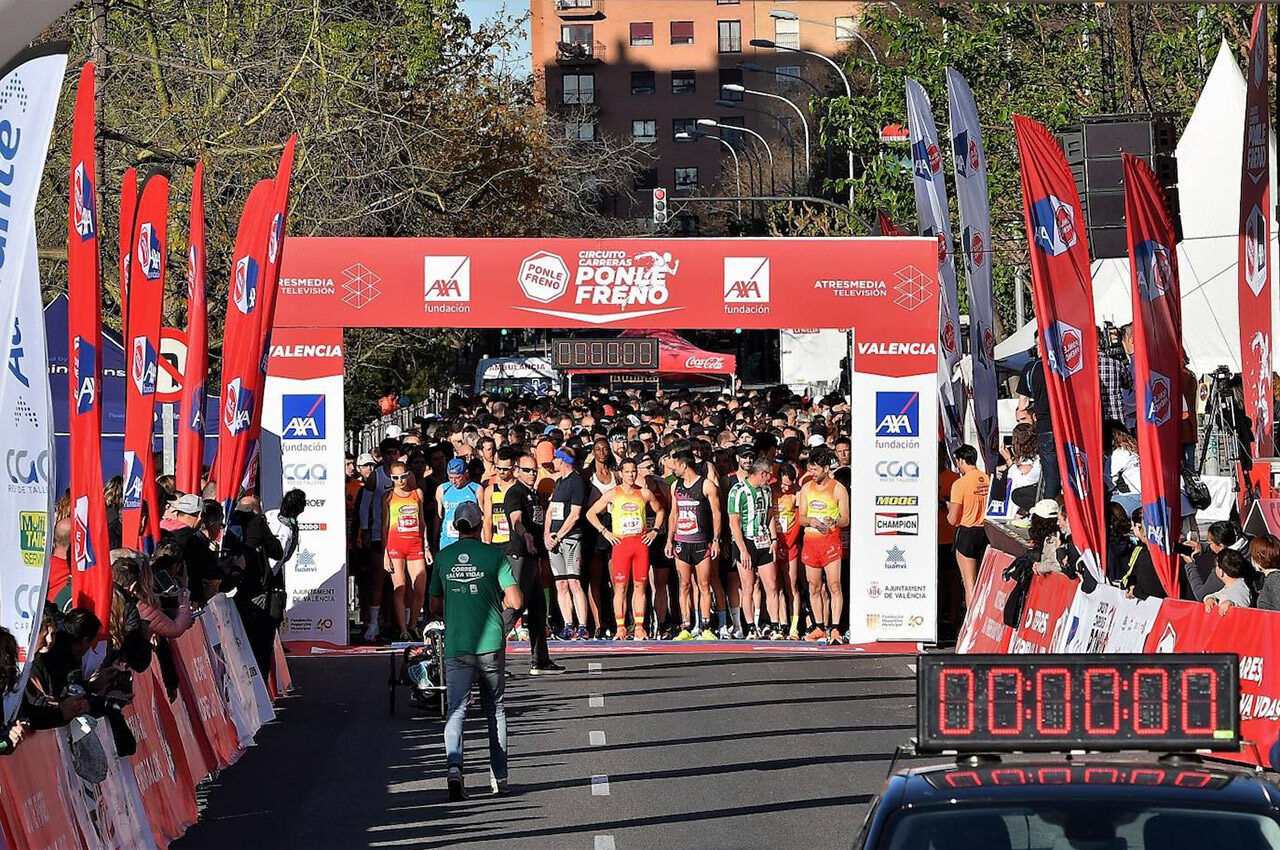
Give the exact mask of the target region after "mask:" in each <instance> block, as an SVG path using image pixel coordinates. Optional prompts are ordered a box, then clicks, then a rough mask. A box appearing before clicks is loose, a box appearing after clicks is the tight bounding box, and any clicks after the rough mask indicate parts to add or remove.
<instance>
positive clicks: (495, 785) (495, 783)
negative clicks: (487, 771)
mask: <svg viewBox="0 0 1280 850" xmlns="http://www.w3.org/2000/svg"><path fill="white" fill-rule="evenodd" d="M489 788H490V790H492V791H493V793H495V794H506V793H508V792H509V791H510V790H511V789H510V787H509V786H508V785H507V780H505V779H494V778H493V777H492V776H490V777H489Z"/></svg>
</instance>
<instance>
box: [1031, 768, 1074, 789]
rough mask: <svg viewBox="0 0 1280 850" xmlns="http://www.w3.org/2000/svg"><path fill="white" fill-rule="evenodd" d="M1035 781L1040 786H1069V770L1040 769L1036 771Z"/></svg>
mask: <svg viewBox="0 0 1280 850" xmlns="http://www.w3.org/2000/svg"><path fill="white" fill-rule="evenodd" d="M1036 779H1037V780H1039V782H1040V784H1041V785H1070V784H1071V768H1069V767H1042V768H1040V769H1039V770H1038V771H1036Z"/></svg>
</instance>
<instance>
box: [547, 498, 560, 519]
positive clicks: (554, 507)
mask: <svg viewBox="0 0 1280 850" xmlns="http://www.w3.org/2000/svg"><path fill="white" fill-rule="evenodd" d="M548 510H549V511H550V513H549V514H548V515H549V516H550V517H551V521H552V522H561V521H562V520H563V519H564V502H552V503H551V506H550V507H549V508H548Z"/></svg>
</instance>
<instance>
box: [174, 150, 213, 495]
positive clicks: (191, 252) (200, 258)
mask: <svg viewBox="0 0 1280 850" xmlns="http://www.w3.org/2000/svg"><path fill="white" fill-rule="evenodd" d="M208 376H209V305H208V301H207V300H206V297H205V255H204V163H202V162H197V163H196V174H195V178H194V179H193V180H192V182H191V244H190V246H189V247H188V248H187V364H186V369H185V371H184V373H183V375H182V401H181V404H180V405H179V413H178V461H177V469H176V485H177V488H178V492H179V493H199V492H200V472H201V470H202V468H203V464H204V399H205V381H206V380H207V379H208Z"/></svg>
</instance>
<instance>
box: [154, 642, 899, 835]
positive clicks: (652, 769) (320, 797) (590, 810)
mask: <svg viewBox="0 0 1280 850" xmlns="http://www.w3.org/2000/svg"><path fill="white" fill-rule="evenodd" d="M553 649H554V648H553ZM564 660H565V663H566V665H567V666H569V668H570V673H568V674H566V675H563V676H558V677H554V678H530V677H528V676H525V675H523V672H524V670H525V669H527V655H520V654H516V655H515V656H514V661H513V664H512V668H513V669H514V671H515V672H516V673H517V676H516V678H514V679H512V680H509V682H508V689H507V713H508V724H509V735H510V741H509V748H510V752H511V768H510V769H511V784H512V792H513V793H512V794H511V795H510V796H508V797H502V798H498V797H493V796H491V795H490V794H489V792H488V782H489V774H488V761H487V746H486V739H485V737H484V732H483V728H482V721H481V720H477V719H475V718H474V717H473V718H470V719H469V720H468V730H467V739H466V743H467V779H468V787H469V790H470V791H471V793H472V795H473V796H472V797H471V798H470V799H469V800H467V801H465V802H462V803H457V804H450V803H449V802H448V801H447V796H446V790H445V769H444V751H443V742H442V737H441V731H442V725H441V723H440V721H438V720H435V719H432V718H430V717H428V716H427V715H426V714H424V713H423V712H421V711H420V710H418V709H416V708H410V707H408V706H406V705H405V702H404V700H403V699H401V701H400V705H399V707H398V710H397V713H396V714H395V715H394V716H391V715H389V713H388V707H387V688H386V677H387V658H386V656H385V655H379V656H347V657H332V656H330V657H324V656H320V657H298V656H293V657H291V665H290V666H291V670H292V672H293V677H294V683H295V687H296V690H295V695H294V696H291V697H289V698H288V699H286V700H284V701H283V702H282V703H281V711H280V719H279V720H278V721H277V722H276V723H273V724H271V725H270V726H268V727H266V728H264V729H263V730H262V732H261V733H260V734H259V737H258V746H257V747H255V748H253V749H251V750H249V751H248V752H247V753H246V754H245V755H244V757H243V758H242V759H241V760H240V762H239V763H238V764H236V765H234V766H232V767H231V768H230V769H228V770H227V771H225V772H224V773H223V775H222V777H221V778H220V779H219V780H218V781H217V782H216V783H214V784H213V785H212V786H211V787H210V788H209V789H208V790H207V793H206V797H207V799H206V800H205V807H204V810H203V813H202V818H201V822H200V823H199V824H197V825H195V826H193V827H192V828H191V830H190V831H189V832H188V834H187V836H186V837H184V838H183V839H182V840H180V841H178V842H176V843H175V844H174V845H173V847H175V848H180V850H202V848H211V849H212V848H218V849H219V850H221V848H226V847H235V846H241V847H298V848H311V850H324V848H335V850H336V848H343V849H344V850H346V848H358V847H415V848H444V847H451V848H452V847H458V848H470V849H471V850H480V849H481V848H503V850H511V848H520V850H526V848H529V850H532V849H533V848H554V850H566V849H567V848H585V850H631V848H646V850H648V848H659V847H660V848H673V850H718V848H734V850H744V848H761V850H765V849H766V848H767V850H777V848H780V847H797V848H812V850H827V848H840V847H848V846H849V845H850V841H851V838H852V836H853V835H854V834H855V833H856V832H857V829H858V827H859V825H860V824H861V822H862V818H863V815H864V814H865V812H866V804H867V803H868V802H869V801H870V799H871V797H872V795H873V794H874V793H875V792H876V791H878V790H879V788H880V787H881V783H882V782H883V779H884V776H885V769H886V767H887V766H888V763H889V760H890V758H891V757H892V754H893V750H894V747H895V745H897V744H900V743H905V742H906V740H907V739H908V737H909V736H910V735H911V734H912V731H913V729H914V718H915V712H914V696H913V691H914V678H913V675H912V668H913V667H914V658H912V657H911V656H901V655H895V656H886V655H864V656H849V655H841V656H834V655H830V654H828V655H825V656H824V655H823V654H822V653H821V652H813V653H807V654H787V655H758V656H757V655H725V654H718V655H717V654H687V655H664V656H645V655H628V656H622V655H614V654H608V655H604V654H602V655H575V656H574V657H571V658H567V659H564ZM593 697H594V698H593Z"/></svg>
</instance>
